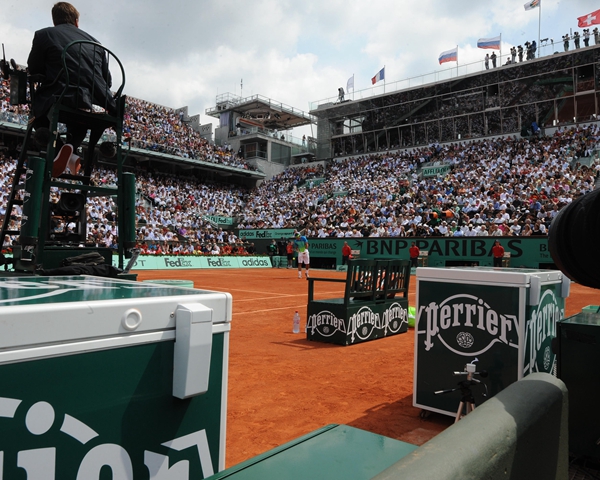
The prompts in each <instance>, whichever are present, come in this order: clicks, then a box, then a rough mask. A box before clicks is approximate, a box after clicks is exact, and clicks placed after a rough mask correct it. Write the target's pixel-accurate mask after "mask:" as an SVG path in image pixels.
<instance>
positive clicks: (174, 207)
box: [0, 79, 600, 254]
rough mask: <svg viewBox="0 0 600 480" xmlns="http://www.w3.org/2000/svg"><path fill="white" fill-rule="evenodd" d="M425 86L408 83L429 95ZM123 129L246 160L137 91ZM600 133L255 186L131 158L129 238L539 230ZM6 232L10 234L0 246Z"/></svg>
mask: <svg viewBox="0 0 600 480" xmlns="http://www.w3.org/2000/svg"><path fill="white" fill-rule="evenodd" d="M0 80H1V91H0V108H1V110H2V111H1V112H0V113H1V114H2V115H3V116H2V119H4V120H8V121H16V122H17V123H22V122H23V119H25V121H26V118H27V115H28V111H27V107H24V106H12V105H10V102H9V100H8V99H9V93H10V92H9V85H8V82H7V80H6V79H0ZM469 81H477V80H476V79H472V80H469ZM540 88H543V87H540ZM426 91H427V89H426V88H424V89H421V90H417V91H416V93H410V94H411V95H423V96H425V97H427V92H426ZM517 94H519V93H518V90H517V91H516V92H514V93H513V94H511V95H509V97H512V96H514V95H517ZM522 94H523V93H522V92H521V93H520V95H522ZM536 94H537V95H542V96H543V92H541V91H539V92H536ZM397 95H408V93H398V94H397ZM545 95H549V96H550V97H551V96H552V95H553V94H552V92H550V93H546V94H545ZM414 100H417V101H418V99H416V98H415V99H414ZM459 106H460V105H459ZM472 107H473V106H472V105H470V104H465V105H464V106H463V108H466V109H470V108H472ZM452 108H454V107H452ZM383 111H385V109H384V110H383ZM381 112H382V111H381V110H380V113H381ZM452 113H453V114H456V112H452ZM375 120H377V121H380V120H381V119H375ZM124 134H125V135H126V136H127V137H129V139H130V141H131V142H132V143H133V145H134V146H136V147H139V148H145V149H149V150H154V151H157V152H162V153H169V154H173V155H178V156H181V157H186V158H193V159H202V160H205V161H211V162H215V163H219V164H226V165H230V166H233V167H236V168H244V169H246V168H249V167H248V165H247V164H246V163H245V162H244V161H243V159H241V158H239V157H238V156H237V155H235V153H234V152H232V151H231V149H230V148H228V147H224V148H221V147H217V146H214V145H211V144H210V143H208V142H207V141H206V140H204V139H203V138H201V137H200V136H199V135H198V134H197V133H196V132H194V131H193V130H192V129H191V127H190V126H189V125H188V124H187V123H186V122H185V121H184V118H183V115H182V114H181V113H180V112H178V111H176V110H174V109H170V108H166V107H162V106H159V105H155V104H152V103H149V102H145V101H143V100H138V99H134V98H128V102H127V112H126V115H125V128H124ZM599 140H600V127H599V126H598V125H597V124H590V125H588V126H578V127H569V128H565V127H561V128H559V129H558V130H557V131H556V133H555V134H553V135H552V136H544V135H534V136H531V137H519V138H517V137H515V136H504V137H496V138H487V139H478V140H470V141H462V142H454V143H445V144H442V145H440V144H437V143H436V144H431V145H429V146H426V147H418V148H412V149H405V150H397V151H392V152H379V153H367V154H361V155H357V156H353V157H347V158H344V159H341V158H337V159H334V160H332V161H330V162H329V163H328V164H327V165H322V164H309V165H303V166H299V167H294V168H288V169H287V170H285V171H284V172H282V173H281V174H279V175H277V176H275V177H273V178H272V179H271V180H268V181H265V182H263V183H262V184H261V185H260V186H258V187H257V188H255V189H253V190H252V191H248V190H245V189H241V188H239V187H236V186H234V185H227V184H216V183H209V182H206V181H203V180H200V179H196V178H193V177H176V176H173V175H166V174H163V173H160V172H158V173H157V172H150V171H145V170H142V169H141V168H139V169H138V170H137V171H135V172H134V173H135V174H136V178H137V190H138V203H137V222H138V223H137V239H138V243H139V245H140V248H141V249H142V250H143V251H145V252H148V253H213V254H216V253H217V252H218V253H221V254H222V253H242V254H243V253H249V251H250V252H251V251H252V246H251V245H249V244H243V243H242V242H241V240H240V239H239V238H238V237H237V236H236V235H235V234H234V233H233V231H227V230H223V229H219V228H216V227H215V226H214V225H213V224H211V222H210V221H209V219H208V218H207V217H209V216H221V217H228V218H232V219H235V220H236V221H238V222H239V225H238V227H239V228H240V229H250V228H258V229H263V228H291V229H296V230H300V231H303V232H304V233H305V234H306V235H307V236H308V237H320V238H324V237H385V236H461V235H464V236H475V235H477V236H487V235H494V236H495V235H498V236H500V235H502V236H508V235H525V236H527V235H545V234H547V231H548V227H549V225H550V223H551V222H552V219H553V218H554V217H555V216H556V214H557V212H558V211H559V210H560V208H562V207H563V206H565V205H567V204H568V203H570V202H571V201H572V200H573V199H574V198H576V197H578V196H580V195H583V194H585V193H586V192H589V191H591V190H592V189H593V188H594V186H595V182H596V179H597V177H598V175H599V172H600V171H599V168H600V164H599V163H598V161H597V160H596V163H594V164H592V165H591V166H590V167H587V166H578V164H576V163H575V161H574V160H575V159H577V158H582V157H590V156H591V155H592V154H594V153H595V151H596V147H597V145H598V141H599ZM428 164H438V165H447V166H448V167H449V171H448V172H447V173H446V174H445V175H444V176H443V177H424V176H423V175H422V168H423V166H424V165H428ZM14 167H15V160H14V159H13V158H11V157H9V156H8V155H7V153H4V154H2V155H0V195H1V196H2V202H0V203H1V205H0V214H4V213H5V209H6V202H7V199H8V194H9V189H10V185H11V179H12V174H13V171H14ZM92 181H93V182H95V183H97V184H104V185H111V184H114V183H115V181H116V177H115V173H114V172H112V171H110V170H105V169H101V170H97V171H96V172H95V173H94V178H93V180H92ZM55 196H56V195H55ZM87 208H88V216H89V219H90V221H89V222H88V232H87V241H88V242H90V243H94V244H97V245H105V246H109V247H113V248H114V247H116V245H117V242H118V232H117V230H116V224H115V219H116V213H115V212H116V206H115V204H114V202H113V201H112V199H110V198H108V197H106V198H103V197H94V198H90V199H89V200H88V205H87ZM11 213H12V216H13V217H14V218H12V223H15V224H18V222H19V216H20V215H21V212H20V211H19V208H18V207H16V208H15V210H13V212H11ZM69 228H72V226H70V225H64V224H63V223H62V222H61V221H56V222H55V223H53V224H52V229H53V231H54V232H55V233H63V232H68V230H69ZM13 241H14V238H10V237H8V238H7V239H5V244H4V245H3V247H9V246H10V245H11V243H12V242H13ZM261 253H262V252H261Z"/></svg>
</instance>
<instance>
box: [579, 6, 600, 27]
mask: <svg viewBox="0 0 600 480" xmlns="http://www.w3.org/2000/svg"><path fill="white" fill-rule="evenodd" d="M577 20H578V21H579V23H578V24H577V25H578V26H580V27H584V28H585V27H589V26H590V25H597V24H600V10H596V11H595V12H592V13H590V14H588V15H584V16H583V17H577Z"/></svg>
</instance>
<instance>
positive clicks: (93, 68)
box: [27, 2, 116, 163]
mask: <svg viewBox="0 0 600 480" xmlns="http://www.w3.org/2000/svg"><path fill="white" fill-rule="evenodd" d="M52 21H53V23H54V26H53V27H48V28H44V29H42V30H38V31H37V32H35V35H34V37H33V45H32V47H31V52H30V53H29V58H28V60H27V65H28V69H29V74H30V75H41V76H42V77H43V80H42V81H41V85H40V86H39V87H38V88H37V89H36V91H35V95H34V96H33V103H32V113H33V126H34V128H35V129H36V141H37V142H38V143H39V144H44V143H46V142H47V135H48V134H49V132H47V131H45V132H44V133H43V134H42V135H37V133H38V130H40V129H41V128H46V129H47V128H48V126H49V123H50V121H49V118H48V113H49V111H50V108H51V107H52V105H53V104H54V102H55V101H56V99H57V98H58V96H59V95H60V94H61V92H62V91H63V89H64V87H65V83H64V80H65V79H64V77H63V76H62V75H61V79H59V81H57V82H55V80H56V78H57V77H58V76H59V74H60V71H61V69H62V66H63V65H62V60H61V56H62V52H63V49H64V48H65V47H66V46H67V45H68V44H69V43H71V42H73V41H75V40H89V41H92V42H97V40H96V39H95V38H94V37H92V36H91V35H89V34H88V33H86V32H84V31H83V30H81V29H80V28H79V12H78V11H77V9H76V8H75V7H74V6H73V5H71V4H70V3H67V2H58V3H56V4H55V5H54V7H53V8H52ZM71 53H72V54H71V55H67V57H66V62H67V68H68V69H69V76H70V78H71V79H72V82H74V83H78V84H79V85H80V87H79V90H78V91H77V92H68V93H67V94H66V95H65V96H66V102H67V103H66V104H67V105H68V106H70V107H74V108H83V109H86V110H91V109H92V104H95V105H99V106H101V107H103V108H106V110H108V112H109V113H114V111H115V110H116V103H115V100H114V98H113V97H112V94H111V92H110V87H111V83H112V81H111V76H110V72H109V70H108V63H107V59H106V58H105V55H103V54H101V55H98V54H97V53H96V54H94V51H93V47H92V46H91V45H85V44H84V45H83V46H82V53H81V54H79V47H76V48H73V49H72V52H71ZM74 55H77V56H76V57H75V56H74ZM53 82H54V83H53ZM92 92H93V95H94V98H92ZM63 100H65V99H63ZM87 130H88V128H87V126H85V125H81V124H72V125H67V142H68V143H69V144H70V146H71V148H70V152H71V153H73V152H74V151H76V150H77V148H78V147H79V146H80V145H81V143H82V142H83V139H84V138H85V135H86V133H87ZM91 134H92V135H94V136H97V139H99V138H100V136H101V135H102V132H101V131H100V132H92V133H91ZM44 136H46V138H45V139H44V138H43V137H44ZM40 137H42V138H40ZM44 140H46V142H45V141H44ZM61 150H62V148H61ZM67 150H68V149H67ZM63 153H67V152H63ZM60 155H61V153H60V152H59V155H58V156H57V159H58V158H59V156H60ZM63 156H64V155H63ZM67 160H68V159H67ZM55 163H56V162H55ZM65 163H66V161H65Z"/></svg>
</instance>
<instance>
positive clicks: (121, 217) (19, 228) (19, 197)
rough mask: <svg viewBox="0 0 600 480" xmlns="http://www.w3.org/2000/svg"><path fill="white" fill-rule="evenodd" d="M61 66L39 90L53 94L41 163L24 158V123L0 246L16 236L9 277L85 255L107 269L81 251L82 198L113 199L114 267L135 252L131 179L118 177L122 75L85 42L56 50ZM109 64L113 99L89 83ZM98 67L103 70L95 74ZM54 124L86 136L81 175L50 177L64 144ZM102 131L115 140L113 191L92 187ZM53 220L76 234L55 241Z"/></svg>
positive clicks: (109, 56)
mask: <svg viewBox="0 0 600 480" xmlns="http://www.w3.org/2000/svg"><path fill="white" fill-rule="evenodd" d="M61 61H62V69H61V71H60V72H59V74H58V76H57V77H56V78H55V79H54V81H53V82H52V83H51V84H50V85H48V86H46V87H45V88H53V89H54V91H57V92H59V93H58V94H57V95H55V101H54V103H53V105H52V107H51V109H50V111H49V114H48V117H49V120H50V125H49V130H50V135H49V138H48V142H47V145H46V147H45V158H44V156H43V150H42V152H40V156H35V155H30V154H29V151H28V146H29V145H30V144H31V143H32V142H31V141H30V140H32V136H33V135H32V133H33V126H32V122H31V121H30V123H29V126H28V128H27V131H26V134H25V139H24V142H23V148H22V150H21V153H20V156H19V160H18V163H17V168H16V169H15V174H14V178H13V182H12V188H11V192H10V195H9V200H8V205H7V210H6V215H5V217H4V220H3V223H2V232H1V234H0V235H1V236H0V245H4V242H5V239H6V237H7V236H11V237H13V238H16V237H18V244H13V260H12V263H13V268H14V270H15V271H16V272H29V273H34V272H35V270H36V268H39V267H41V266H42V265H43V266H44V268H55V267H58V266H60V265H59V262H60V261H61V260H63V259H64V258H67V257H71V256H76V255H80V254H82V253H86V251H90V250H92V251H101V253H102V254H103V256H104V257H105V258H106V260H107V263H109V264H112V252H111V251H110V250H109V249H106V248H105V249H103V248H98V247H94V246H90V247H85V246H83V245H85V242H86V235H87V222H88V218H87V211H86V203H87V199H88V198H89V197H92V196H111V197H116V203H117V209H118V211H117V228H118V234H119V241H118V267H119V268H123V258H124V257H127V258H129V257H130V256H131V255H132V254H133V250H134V246H135V177H134V175H133V174H131V173H124V172H123V164H124V162H125V160H126V158H124V156H123V152H122V143H123V116H124V110H125V96H124V95H123V88H124V86H125V70H124V68H123V65H122V63H121V61H120V60H119V59H118V58H117V57H116V55H114V54H113V53H112V52H111V51H110V50H109V49H107V48H106V47H104V46H102V45H100V44H99V43H96V42H92V41H87V40H77V41H74V42H71V43H69V44H68V45H67V46H66V47H65V48H64V49H63V52H62V56H61ZM111 63H112V64H113V65H114V64H116V65H117V67H118V69H119V73H120V77H121V81H120V85H119V87H118V88H117V90H116V92H115V93H114V94H113V93H112V92H111V91H110V86H109V85H108V84H107V83H108V82H104V81H102V82H100V81H96V77H97V76H98V75H100V74H102V73H103V74H104V75H106V72H109V71H110V66H111ZM98 64H101V65H102V66H103V68H102V69H99V68H96V66H97V65H98ZM74 65H75V67H73V66H74ZM86 67H88V68H90V67H91V70H92V72H93V73H92V77H93V79H92V82H91V84H90V82H89V74H88V75H87V79H86V78H85V76H84V75H81V72H82V70H83V69H84V68H86ZM40 81H41V79H40V78H36V77H34V76H31V77H29V84H30V92H31V96H32V98H35V93H36V92H35V90H36V86H38V85H39V83H40ZM102 84H104V85H106V86H105V91H103V92H99V91H97V90H95V89H97V88H99V87H98V85H102ZM102 97H104V98H105V99H106V101H105V102H104V104H103V105H97V104H96V103H97V99H98V98H102ZM111 99H113V100H114V104H113V102H112V100H111ZM109 103H110V105H109ZM59 124H67V125H78V126H79V127H80V128H82V129H86V130H90V132H91V133H90V136H89V141H88V144H87V149H84V150H85V153H84V157H83V158H84V162H83V170H82V171H83V175H74V174H73V173H74V172H71V173H69V174H67V173H62V174H57V176H56V178H55V177H53V173H52V170H53V161H54V158H55V157H56V153H57V152H58V150H59V149H60V146H61V145H62V144H64V143H69V141H68V139H66V138H63V134H62V133H61V129H60V128H59ZM109 128H112V129H113V130H114V133H115V136H116V152H114V153H115V155H114V156H115V160H116V168H117V186H116V187H105V186H98V185H94V184H93V182H92V174H93V171H94V167H95V162H96V157H95V149H96V145H97V143H98V140H99V138H100V137H101V135H102V133H103V132H104V131H105V130H106V129H109ZM53 197H54V198H53ZM18 205H22V217H21V222H20V225H19V224H18V221H16V220H15V217H16V216H15V213H16V212H15V210H14V208H15V206H18ZM57 219H60V220H59V221H61V222H62V223H63V224H64V225H67V224H69V225H71V226H72V225H75V228H71V229H69V230H68V232H66V233H58V234H57V233H55V232H53V231H52V227H51V226H52V222H53V221H57ZM15 243H16V242H15ZM5 268H6V267H5Z"/></svg>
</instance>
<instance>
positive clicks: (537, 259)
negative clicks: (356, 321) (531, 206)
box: [311, 237, 553, 269]
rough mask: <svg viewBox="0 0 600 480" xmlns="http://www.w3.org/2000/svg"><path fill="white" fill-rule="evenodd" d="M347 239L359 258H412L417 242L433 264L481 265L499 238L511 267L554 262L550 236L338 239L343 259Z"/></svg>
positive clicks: (490, 258)
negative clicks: (412, 247) (549, 244)
mask: <svg viewBox="0 0 600 480" xmlns="http://www.w3.org/2000/svg"><path fill="white" fill-rule="evenodd" d="M336 240H337V239H336ZM344 240H346V241H347V242H348V244H349V245H350V247H351V248H352V249H353V250H354V249H356V250H360V258H373V259H377V258H391V257H392V258H409V253H408V249H409V248H410V245H411V243H412V242H415V243H416V244H417V247H419V249H420V250H421V252H425V251H426V252H428V262H429V266H430V267H445V266H449V262H450V265H452V263H451V262H473V263H476V264H478V265H480V266H491V265H492V264H493V255H492V247H493V246H494V242H495V241H496V240H500V243H501V244H502V246H503V247H504V250H505V252H507V253H510V266H511V267H518V268H536V269H537V268H540V265H542V264H552V263H553V260H552V257H551V256H550V251H549V250H548V237H527V238H524V237H469V238H455V237H428V238H421V237H415V238H406V237H403V238H346V239H340V241H338V247H339V248H340V263H341V248H342V245H343V244H344ZM333 241H335V240H333ZM311 255H312V251H311ZM316 256H318V255H316Z"/></svg>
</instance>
